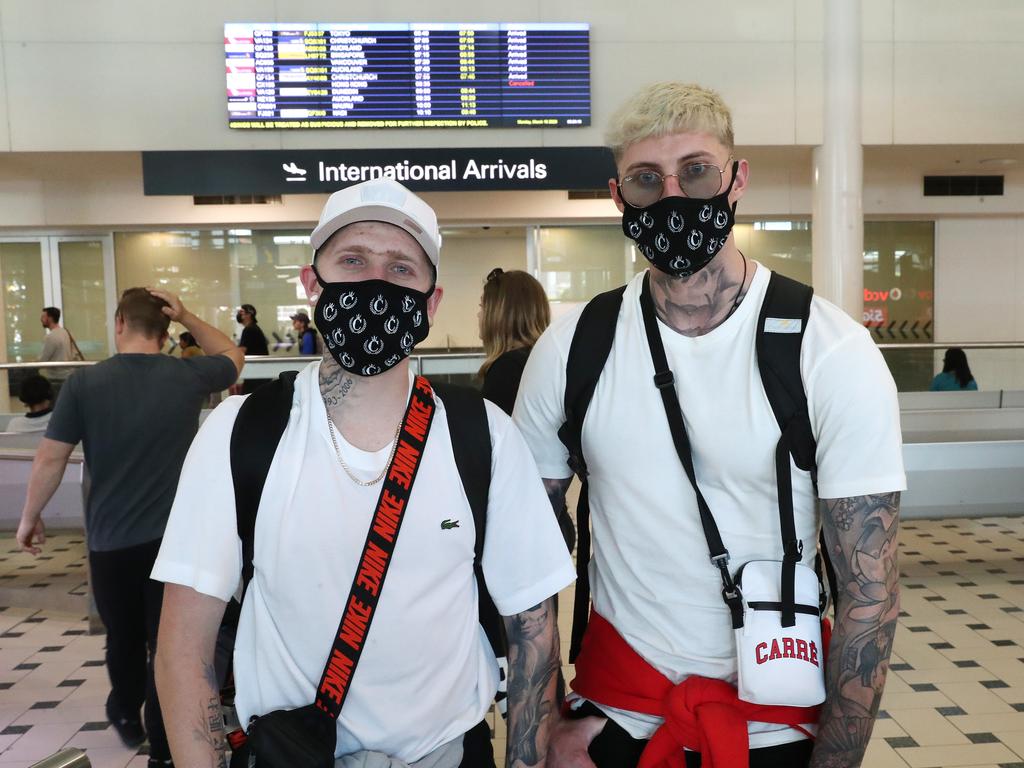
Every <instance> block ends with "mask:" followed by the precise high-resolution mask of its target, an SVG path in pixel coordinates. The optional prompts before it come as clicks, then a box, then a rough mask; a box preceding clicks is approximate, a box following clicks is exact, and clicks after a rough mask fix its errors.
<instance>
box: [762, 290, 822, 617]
mask: <svg viewBox="0 0 1024 768" xmlns="http://www.w3.org/2000/svg"><path fill="white" fill-rule="evenodd" d="M813 294H814V291H813V289H812V288H811V287H810V286H808V285H804V284H803V283H798V282H797V281H795V280H791V279H790V278H788V277H785V276H783V275H780V274H779V273H777V272H772V274H771V277H770V278H769V281H768V288H767V291H766V293H765V298H764V303H763V304H762V306H761V316H760V318H759V319H758V324H757V363H758V368H759V370H760V372H761V382H762V384H763V385H764V391H765V394H766V395H767V396H768V402H769V403H771V406H772V411H773V412H774V413H775V420H776V421H777V422H778V424H779V429H780V430H781V432H782V434H781V436H780V437H779V442H778V445H777V446H776V449H775V476H776V482H777V484H778V494H779V520H780V525H781V529H782V542H783V550H784V555H783V579H782V595H781V597H782V604H783V606H786V607H789V606H792V604H793V600H792V599H791V598H792V594H791V592H792V589H793V571H794V569H795V567H796V563H797V562H799V561H800V559H801V558H802V554H803V547H802V543H801V542H800V541H799V540H798V539H797V535H796V525H795V523H794V520H793V487H792V477H791V475H790V470H789V457H790V456H792V457H793V461H794V463H795V464H796V465H797V467H799V468H800V469H802V470H804V471H808V472H810V473H811V479H812V481H813V482H814V487H815V491H817V464H816V460H815V454H816V451H817V442H816V441H815V439H814V434H813V432H812V431H811V422H810V418H809V416H808V412H807V395H806V393H805V391H804V385H803V379H802V378H801V376H800V348H801V345H802V343H803V337H804V332H805V331H806V329H807V319H808V317H810V312H811V299H812V298H813ZM825 567H826V569H828V571H829V584H830V585H832V588H833V590H834V581H835V580H834V577H833V576H832V573H831V567H832V566H831V563H830V562H829V561H828V558H827V556H826V558H825ZM833 597H834V595H833ZM794 622H795V617H794V616H793V615H792V612H791V611H788V610H784V611H783V616H782V624H783V626H792V624H793V623H794Z"/></svg>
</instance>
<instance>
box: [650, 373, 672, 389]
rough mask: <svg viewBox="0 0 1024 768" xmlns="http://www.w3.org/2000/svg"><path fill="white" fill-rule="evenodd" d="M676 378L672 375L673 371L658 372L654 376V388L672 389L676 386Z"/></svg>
mask: <svg viewBox="0 0 1024 768" xmlns="http://www.w3.org/2000/svg"><path fill="white" fill-rule="evenodd" d="M675 383H676V377H675V376H673V375H672V371H658V372H657V373H656V374H654V386H656V387H657V388H658V389H664V388H665V387H671V386H673V385H675Z"/></svg>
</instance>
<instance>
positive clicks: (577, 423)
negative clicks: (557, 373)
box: [558, 286, 626, 662]
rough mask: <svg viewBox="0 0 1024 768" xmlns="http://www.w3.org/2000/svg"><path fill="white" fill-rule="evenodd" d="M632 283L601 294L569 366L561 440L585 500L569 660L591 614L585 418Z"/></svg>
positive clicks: (582, 324) (586, 313)
mask: <svg viewBox="0 0 1024 768" xmlns="http://www.w3.org/2000/svg"><path fill="white" fill-rule="evenodd" d="M625 291H626V286H621V287H619V288H615V289H614V290H611V291H606V292H605V293H601V294H598V295H597V296H595V297H594V298H593V299H591V300H590V302H589V303H588V304H587V306H586V307H584V308H583V312H582V313H581V314H580V319H579V321H578V322H577V323H576V330H575V331H574V332H573V336H572V343H571V344H570V346H569V356H568V358H567V359H566V364H565V399H564V406H565V423H564V424H562V426H561V427H560V428H559V430H558V439H559V440H561V441H562V444H563V445H565V447H566V449H567V450H568V451H569V468H570V469H571V470H572V471H573V472H574V473H576V475H578V476H579V478H580V482H581V483H582V487H581V488H580V497H579V503H578V504H577V505H576V588H575V595H576V597H575V602H574V604H573V614H572V636H571V641H570V644H569V661H570V662H573V661H575V660H576V656H577V655H578V654H579V651H580V647H581V645H582V643H583V634H584V632H586V629H587V621H588V618H589V616H590V571H589V569H588V568H587V566H588V564H589V563H590V497H589V494H590V484H589V483H588V482H587V462H586V460H585V459H584V457H583V421H584V419H585V418H586V416H587V409H588V408H589V407H590V401H591V399H593V397H594V390H595V389H596V388H597V382H598V379H600V378H601V371H602V370H604V365H605V363H606V362H607V360H608V355H609V354H611V351H612V344H613V343H614V341H615V326H616V325H617V324H618V322H619V310H620V309H621V308H622V296H623V294H624V293H625Z"/></svg>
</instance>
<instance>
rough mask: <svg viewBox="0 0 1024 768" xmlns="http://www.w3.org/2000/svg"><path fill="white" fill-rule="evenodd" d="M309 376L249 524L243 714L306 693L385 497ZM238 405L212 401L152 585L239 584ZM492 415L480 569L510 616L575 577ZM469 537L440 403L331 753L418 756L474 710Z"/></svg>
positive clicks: (476, 635)
mask: <svg viewBox="0 0 1024 768" xmlns="http://www.w3.org/2000/svg"><path fill="white" fill-rule="evenodd" d="M318 372H319V362H316V363H312V364H310V365H309V366H308V367H306V368H305V369H304V370H303V371H302V372H301V373H300V374H299V376H298V377H297V378H296V382H295V400H294V405H293V407H292V412H291V416H290V419H289V421H288V426H287V428H286V430H285V432H284V435H283V436H282V438H281V442H280V444H279V445H278V449H277V453H276V454H275V456H274V461H273V464H272V465H271V469H270V472H269V473H268V475H267V483H266V486H265V487H264V490H263V495H262V498H261V501H260V507H259V513H258V516H257V518H256V538H255V553H254V558H253V563H254V566H255V574H254V577H253V580H252V582H251V583H250V584H249V590H248V593H247V594H246V598H245V603H244V605H243V607H242V615H241V620H240V625H239V630H238V639H237V641H236V645H235V656H234V663H235V678H236V688H237V697H236V700H235V704H236V707H237V710H238V716H239V719H240V722H242V723H247V722H248V721H249V717H250V716H251V715H253V714H263V713H266V712H270V711H272V710H275V709H282V708H284V709H290V708H294V707H299V706H303V705H306V704H310V703H312V701H313V698H314V694H315V689H316V686H317V684H318V683H319V682H320V676H321V674H322V673H323V669H324V662H325V660H326V659H327V655H328V652H329V650H330V647H331V642H332V640H333V637H334V633H335V632H336V631H337V629H338V622H339V620H340V619H341V615H342V609H343V605H344V602H345V600H346V598H347V597H348V594H349V589H350V588H351V586H352V579H353V576H354V574H355V569H356V564H357V562H358V561H359V557H360V555H361V553H362V549H363V545H364V544H365V542H366V532H367V529H368V527H369V523H370V519H371V518H372V516H373V513H374V511H375V508H376V504H377V499H378V497H379V495H380V485H374V486H370V487H360V486H357V485H356V484H355V483H353V482H352V481H351V480H350V479H349V478H348V477H347V476H346V475H345V473H344V471H343V470H342V468H341V467H340V466H339V464H338V459H337V457H336V455H335V452H334V447H333V446H332V444H331V437H330V434H329V433H328V429H327V418H326V412H325V410H324V404H323V400H322V398H321V395H320V389H319V384H318ZM411 384H412V378H411V376H410V386H411ZM243 400H244V398H241V397H232V398H229V399H228V400H226V401H225V402H224V403H222V404H221V405H220V406H219V407H218V408H216V409H215V410H214V411H213V413H211V414H210V416H209V418H207V420H206V422H205V423H204V424H203V426H202V428H201V429H200V430H199V434H198V435H197V436H196V439H195V442H193V443H192V447H191V449H190V450H189V453H188V457H187V459H186V460H185V464H184V467H183V469H182V473H181V480H180V482H179V484H178V492H177V495H176V497H175V499H174V506H173V508H172V510H171V515H170V520H169V521H168V523H167V530H166V533H165V534H164V539H163V545H162V546H161V548H160V555H159V557H158V558H157V562H156V566H155V567H154V569H153V578H154V579H158V580H160V581H165V582H171V583H175V584H183V585H185V586H189V587H192V588H193V589H195V590H197V591H199V592H202V593H204V594H208V595H212V596H214V597H217V598H220V599H221V600H228V599H229V598H231V597H232V596H233V595H234V594H235V592H236V590H237V588H238V587H239V576H240V571H241V542H240V541H239V539H238V536H237V529H236V525H235V499H234V491H233V488H232V482H231V468H230V454H229V441H230V436H231V429H232V426H233V424H234V420H235V416H236V415H237V413H238V409H239V407H240V406H241V404H242V402H243ZM487 417H488V422H489V424H490V430H491V442H492V446H493V453H492V469H491V471H492V474H491V485H490V495H489V504H488V513H487V533H486V538H485V542H484V550H483V570H484V577H485V578H486V580H487V585H488V591H489V592H490V593H491V597H493V599H494V602H495V605H496V606H497V608H498V610H499V611H500V612H501V613H502V614H503V615H506V616H510V615H514V614H516V613H520V612H522V611H524V610H527V609H529V608H531V607H532V606H534V605H536V604H537V603H540V602H541V601H543V600H545V599H546V598H548V597H550V596H551V595H553V594H555V593H557V592H558V591H559V590H560V589H562V588H563V587H565V586H566V585H567V584H569V583H571V582H572V580H573V578H574V577H575V572H574V569H573V566H572V561H571V559H570V557H569V554H568V552H567V551H566V548H565V543H564V541H563V539H562V535H561V533H560V532H559V529H558V524H557V523H556V522H555V516H554V515H553V514H552V511H551V504H550V502H549V501H548V498H547V494H546V493H545V491H544V487H543V484H542V483H541V480H540V476H539V474H538V472H537V468H536V465H535V464H534V461H533V458H532V457H531V456H530V452H529V449H528V448H527V447H526V444H525V443H524V442H523V439H522V437H521V436H520V435H519V432H518V430H516V429H515V427H514V426H513V425H512V423H511V421H510V419H509V418H508V417H507V416H506V415H505V414H504V413H502V412H501V411H500V409H498V408H497V407H496V406H494V405H492V404H490V403H488V404H487ZM338 438H339V440H340V443H339V445H340V448H341V451H342V454H343V456H344V458H345V462H346V464H348V465H349V467H350V468H351V469H352V470H353V472H356V473H359V476H360V478H361V479H372V478H373V477H376V476H377V475H378V474H380V472H381V470H382V469H383V468H384V466H385V464H386V463H387V460H388V458H389V456H390V446H388V447H386V448H384V449H383V450H381V451H378V452H375V453H367V452H364V451H360V450H358V449H357V448H355V447H354V446H352V445H350V444H348V443H347V442H346V441H345V440H344V438H342V437H341V435H340V434H338ZM442 521H449V522H448V523H446V525H445V526H442V525H441V523H442ZM452 521H454V522H458V523H459V525H458V526H457V527H452V526H451V524H450V523H451V522H452ZM474 541H475V534H474V526H473V513H472V510H471V509H470V506H469V502H468V500H467V499H466V495H465V492H464V490H463V487H462V484H461V481H460V479H459V474H458V469H457V467H456V464H455V459H454V456H453V454H452V446H451V438H450V435H449V431H448V423H447V419H446V416H445V411H444V403H443V402H441V399H440V398H439V397H438V398H437V410H436V412H435V415H434V420H433V422H432V425H431V428H430V434H429V437H428V439H427V446H426V449H425V450H424V453H423V457H422V459H421V464H420V469H419V474H418V475H417V477H416V481H415V485H414V486H413V489H412V496H411V498H410V501H409V506H408V510H407V512H406V514H405V518H404V521H403V525H402V530H401V533H400V535H399V537H398V540H397V543H396V546H395V553H394V558H393V560H392V565H391V568H390V570H389V571H388V575H387V579H386V582H385V584H384V587H383V590H382V592H381V597H380V602H379V604H378V607H377V611H376V613H375V615H374V620H373V625H372V626H371V628H370V632H369V635H368V637H367V640H366V643H365V645H364V650H363V654H362V657H361V659H360V662H359V666H358V668H357V669H356V672H355V676H354V678H353V683H352V687H351V689H350V693H349V696H348V699H347V700H346V702H345V706H344V709H343V710H342V713H341V717H340V718H339V722H338V748H337V754H338V755H344V754H349V753H351V752H355V751H358V750H362V749H368V750H376V751H380V752H384V753H386V754H389V755H394V756H396V757H399V758H401V759H402V760H405V761H406V762H413V761H414V760H418V759H419V758H420V757H422V756H423V755H425V754H427V753H428V752H430V751H432V750H433V749H435V748H436V747H438V746H440V745H441V744H444V743H445V742H447V741H450V740H452V739H453V738H456V737H457V736H459V735H461V734H463V733H464V732H466V731H468V730H469V729H470V728H472V727H473V726H474V725H476V724H477V723H479V722H480V721H481V720H482V719H483V717H484V714H485V713H486V711H487V709H488V707H489V706H490V703H491V701H492V699H493V697H494V693H495V691H496V690H497V680H498V668H497V663H496V661H495V659H494V654H493V653H492V651H491V649H490V645H489V643H488V641H487V638H486V636H485V635H484V633H483V630H482V629H481V628H480V625H479V623H478V609H477V585H476V580H475V578H474V575H473V548H474V547H473V545H474Z"/></svg>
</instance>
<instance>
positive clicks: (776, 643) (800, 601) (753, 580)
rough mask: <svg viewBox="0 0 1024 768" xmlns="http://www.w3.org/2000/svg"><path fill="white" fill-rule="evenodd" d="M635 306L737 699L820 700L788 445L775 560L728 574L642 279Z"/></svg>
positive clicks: (798, 703) (815, 608) (783, 451)
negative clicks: (727, 630)
mask: <svg viewBox="0 0 1024 768" xmlns="http://www.w3.org/2000/svg"><path fill="white" fill-rule="evenodd" d="M640 307H641V310H642V314H643V318H644V326H645V329H646V331H647V341H648V346H649V347H650V350H651V358H652V360H653V362H654V370H655V374H654V384H655V386H656V387H657V388H658V391H659V392H660V393H661V398H662V402H663V403H664V405H665V415H666V416H667V417H668V425H669V429H670V431H671V433H672V442H673V443H674V444H675V448H676V453H677V454H679V460H680V462H681V463H682V465H683V469H684V470H685V471H686V476H687V477H688V478H689V480H690V483H691V484H692V485H693V490H694V492H695V493H696V495H697V508H698V510H699V511H700V521H701V526H702V527H703V529H704V537H705V539H706V540H707V543H708V551H709V553H710V555H711V562H712V564H714V565H715V566H716V567H717V568H718V571H719V575H720V576H721V579H722V599H723V600H724V601H725V603H726V605H727V606H728V607H729V612H730V614H731V618H732V626H733V629H734V630H735V637H736V658H737V665H738V681H737V689H738V695H739V698H740V699H742V700H743V701H748V702H751V703H753V704H765V705H774V706H793V707H811V706H815V705H817V704H820V703H821V702H823V701H824V700H825V675H824V655H825V654H824V651H825V649H824V648H823V647H822V633H821V618H822V615H823V613H824V608H825V601H824V599H823V594H824V592H823V590H822V589H821V584H820V582H819V581H818V576H817V574H816V573H815V572H814V569H812V568H809V567H807V566H806V565H804V564H803V563H802V562H801V560H802V556H803V543H802V542H801V541H800V540H799V539H798V538H797V536H796V526H795V523H794V520H793V493H792V483H791V479H790V475H789V472H790V469H789V451H788V448H787V443H786V441H785V439H780V441H779V445H778V447H777V449H776V474H777V480H778V485H779V521H780V532H781V538H782V544H783V552H784V554H783V559H782V560H752V561H750V562H747V563H744V564H743V565H742V566H741V567H740V568H739V570H738V571H737V573H736V577H735V579H734V578H733V575H732V572H731V571H730V569H729V551H728V550H727V549H726V548H725V545H724V544H723V542H722V536H721V534H720V533H719V531H718V525H717V524H716V523H715V518H714V516H713V515H712V514H711V509H710V508H709V507H708V504H707V501H706V500H705V499H704V494H702V493H701V491H700V487H699V486H698V484H697V476H696V473H695V472H694V468H693V455H692V452H691V449H690V442H689V438H688V437H687V435H686V426H685V423H684V421H683V413H682V409H681V407H680V405H679V398H678V397H677V395H676V390H675V377H674V376H673V374H672V371H671V370H670V369H669V366H668V360H667V358H666V356H665V347H664V345H663V343H662V341H661V334H660V332H659V331H658V327H657V321H656V319H655V316H654V304H653V302H652V300H651V296H650V287H649V285H648V283H647V280H646V279H645V281H644V286H643V290H642V291H641V294H640Z"/></svg>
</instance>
